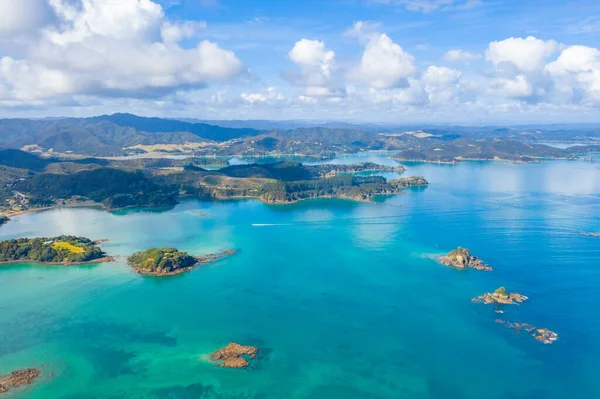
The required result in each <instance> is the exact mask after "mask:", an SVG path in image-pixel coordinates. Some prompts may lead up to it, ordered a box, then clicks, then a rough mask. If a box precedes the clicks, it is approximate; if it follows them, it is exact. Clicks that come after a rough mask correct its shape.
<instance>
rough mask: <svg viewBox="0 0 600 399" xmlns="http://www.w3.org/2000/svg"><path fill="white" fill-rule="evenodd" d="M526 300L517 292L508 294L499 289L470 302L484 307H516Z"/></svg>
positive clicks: (504, 289)
mask: <svg viewBox="0 0 600 399" xmlns="http://www.w3.org/2000/svg"><path fill="white" fill-rule="evenodd" d="M528 299H529V298H528V297H526V296H525V295H522V294H519V293H517V292H512V293H509V292H507V291H506V288H504V287H500V288H498V289H497V290H496V291H494V292H492V293H485V294H483V295H480V296H478V297H476V298H473V299H472V301H473V302H483V303H484V304H486V305H518V304H519V303H523V302H525V301H526V300H528Z"/></svg>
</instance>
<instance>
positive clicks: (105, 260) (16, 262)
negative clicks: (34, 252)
mask: <svg viewBox="0 0 600 399" xmlns="http://www.w3.org/2000/svg"><path fill="white" fill-rule="evenodd" d="M114 261H115V258H114V257H112V256H104V257H102V258H98V259H94V260H89V261H87V262H40V261H35V260H31V259H19V260H7V261H0V266H4V265H19V264H25V263H31V264H34V265H40V266H65V267H71V266H85V265H94V264H98V263H110V262H114Z"/></svg>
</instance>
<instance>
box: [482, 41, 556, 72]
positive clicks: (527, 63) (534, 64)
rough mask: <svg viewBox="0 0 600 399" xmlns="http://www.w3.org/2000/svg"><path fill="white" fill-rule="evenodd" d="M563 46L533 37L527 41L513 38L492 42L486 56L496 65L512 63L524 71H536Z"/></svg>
mask: <svg viewBox="0 0 600 399" xmlns="http://www.w3.org/2000/svg"><path fill="white" fill-rule="evenodd" d="M560 48H561V46H560V45H559V44H558V43H557V42H555V41H554V40H548V41H544V40H540V39H537V38H535V37H533V36H529V37H527V38H526V39H523V38H520V37H511V38H508V39H505V40H502V41H499V42H491V43H490V45H489V47H488V49H487V51H486V53H485V55H486V58H487V60H488V61H491V62H492V63H493V64H494V65H500V64H502V63H511V64H513V65H514V66H516V67H517V68H519V69H520V70H522V71H526V72H530V71H535V70H537V69H539V68H540V67H542V66H543V64H544V62H545V61H547V60H548V59H549V58H550V57H551V56H552V55H554V54H556V53H557V52H558V51H559V50H560Z"/></svg>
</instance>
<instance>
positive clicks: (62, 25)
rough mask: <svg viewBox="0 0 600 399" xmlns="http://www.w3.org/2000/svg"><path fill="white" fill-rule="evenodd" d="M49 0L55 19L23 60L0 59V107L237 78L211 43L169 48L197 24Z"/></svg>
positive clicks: (131, 5) (147, 7)
mask: <svg viewBox="0 0 600 399" xmlns="http://www.w3.org/2000/svg"><path fill="white" fill-rule="evenodd" d="M26 1H32V0H26ZM49 1H50V5H51V6H52V7H53V10H54V13H55V17H56V18H57V19H58V21H56V22H55V23H54V24H52V25H50V26H46V27H45V28H44V29H43V30H42V32H41V33H40V34H39V36H38V37H36V39H35V40H34V41H32V42H31V43H32V44H31V45H30V47H29V48H28V49H27V51H26V55H25V56H23V57H21V58H13V57H11V56H5V57H3V58H1V59H0V103H4V104H9V105H13V104H17V105H18V104H19V103H23V104H29V103H33V102H39V101H43V100H54V99H57V98H60V97H63V96H65V95H72V96H76V95H98V94H102V95H110V96H135V97H153V96H154V97H156V96H162V95H164V94H167V93H170V92H173V91H175V90H177V89H179V88H187V87H202V86H204V85H206V84H207V83H210V82H215V81H218V82H221V81H228V80H230V79H232V78H235V77H236V76H239V75H240V74H242V73H243V72H244V66H243V64H242V62H241V61H240V60H239V59H238V58H237V57H236V55H235V54H234V53H233V52H231V51H227V50H224V49H222V48H220V47H219V46H218V45H217V44H215V43H213V42H210V41H206V40H205V41H202V42H200V43H198V45H197V46H196V47H193V48H183V47H180V46H179V45H178V44H177V42H178V41H180V40H182V39H184V38H187V37H190V36H191V35H193V32H194V31H195V29H196V28H198V27H199V26H201V25H198V23H186V22H181V23H175V22H171V21H169V20H168V19H167V18H166V17H165V14H164V11H163V9H162V7H161V6H160V5H159V4H157V3H155V2H153V1H150V0H120V1H115V0H77V1H75V2H74V1H71V0H49ZM4 15H5V16H6V14H4ZM9 17H10V16H9ZM3 18H4V17H3Z"/></svg>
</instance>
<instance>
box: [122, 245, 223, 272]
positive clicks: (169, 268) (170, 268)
mask: <svg viewBox="0 0 600 399" xmlns="http://www.w3.org/2000/svg"><path fill="white" fill-rule="evenodd" d="M233 254H235V251H234V250H224V251H221V252H218V253H214V254H209V255H204V256H201V257H198V256H192V255H190V254H188V253H187V252H181V251H179V250H177V249H176V248H150V249H147V250H145V251H142V252H136V253H135V254H133V255H131V256H130V257H129V258H127V262H128V263H129V264H130V265H131V266H132V267H133V271H135V272H136V273H138V274H144V275H149V276H156V277H163V276H173V275H177V274H181V273H185V272H188V271H190V270H192V269H194V268H195V267H197V266H199V265H200V264H204V263H210V262H214V261H216V260H219V259H221V258H223V257H225V256H229V255H233Z"/></svg>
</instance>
